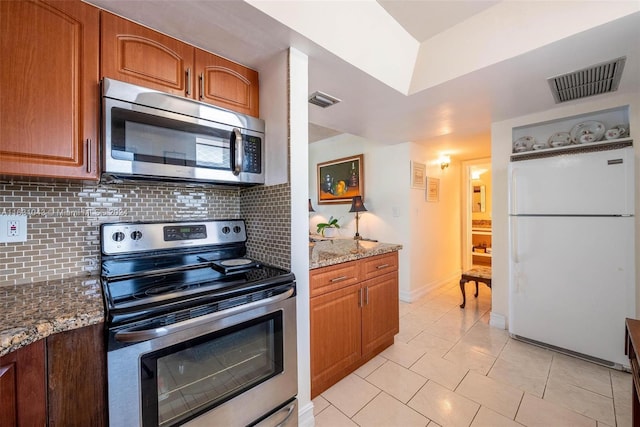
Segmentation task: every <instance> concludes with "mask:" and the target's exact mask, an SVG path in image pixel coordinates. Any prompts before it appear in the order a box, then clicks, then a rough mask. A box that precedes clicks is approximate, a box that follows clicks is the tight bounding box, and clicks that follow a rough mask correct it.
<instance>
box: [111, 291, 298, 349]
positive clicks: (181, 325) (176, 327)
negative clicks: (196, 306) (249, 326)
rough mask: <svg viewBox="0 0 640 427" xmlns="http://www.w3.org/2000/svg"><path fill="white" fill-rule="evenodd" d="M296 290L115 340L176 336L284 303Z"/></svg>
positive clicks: (125, 334) (126, 333)
mask: <svg viewBox="0 0 640 427" xmlns="http://www.w3.org/2000/svg"><path fill="white" fill-rule="evenodd" d="M293 292H294V288H291V289H289V290H287V291H286V292H283V293H281V294H279V295H276V296H274V297H270V298H265V299H261V300H259V301H254V302H250V303H247V304H243V305H238V306H236V307H231V308H228V309H226V310H222V311H217V312H215V313H211V314H207V315H205V316H200V317H195V318H193V319H189V320H185V321H183V322H178V323H174V324H172V325H168V326H163V327H161V328H154V329H143V330H141V331H127V330H124V331H120V332H116V334H115V339H116V341H119V342H125V343H135V342H141V341H147V340H150V339H153V338H159V337H162V336H165V335H169V334H174V333H176V332H180V331H183V330H185V329H189V328H193V327H196V326H200V325H203V324H205V323H209V322H211V321H214V320H217V319H220V318H222V317H227V316H231V315H233V314H238V313H242V312H245V311H249V310H253V309H254V308H258V307H264V306H266V305H270V304H273V303H274V302H278V301H283V300H286V299H288V298H290V297H291V296H292V295H293Z"/></svg>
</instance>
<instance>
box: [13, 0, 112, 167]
mask: <svg viewBox="0 0 640 427" xmlns="http://www.w3.org/2000/svg"><path fill="white" fill-rule="evenodd" d="M99 24H100V15H99V11H98V9H97V8H94V7H93V6H90V5H88V4H86V3H82V2H80V1H53V0H50V1H46V2H45V1H37V0H23V1H0V27H2V37H1V38H0V46H1V48H0V51H1V52H2V53H3V60H2V61H0V94H2V95H1V98H0V175H20V176H46V177H64V178H78V179H97V178H98V170H97V165H98V123H99V122H98V120H99V116H98V115H99V80H98V60H99V55H98V54H99V51H98V48H99V43H98V38H99Z"/></svg>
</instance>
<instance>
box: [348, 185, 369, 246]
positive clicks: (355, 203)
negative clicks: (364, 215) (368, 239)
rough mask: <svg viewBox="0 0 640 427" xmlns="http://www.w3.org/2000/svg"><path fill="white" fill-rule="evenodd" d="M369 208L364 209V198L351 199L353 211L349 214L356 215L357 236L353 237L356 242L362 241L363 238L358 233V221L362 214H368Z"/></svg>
mask: <svg viewBox="0 0 640 427" xmlns="http://www.w3.org/2000/svg"><path fill="white" fill-rule="evenodd" d="M366 211H367V208H365V207H364V203H362V196H355V197H354V198H353V199H351V210H350V211H349V212H355V213H356V235H355V236H353V238H354V240H360V239H362V237H361V236H360V233H358V220H359V219H360V217H359V216H360V212H366Z"/></svg>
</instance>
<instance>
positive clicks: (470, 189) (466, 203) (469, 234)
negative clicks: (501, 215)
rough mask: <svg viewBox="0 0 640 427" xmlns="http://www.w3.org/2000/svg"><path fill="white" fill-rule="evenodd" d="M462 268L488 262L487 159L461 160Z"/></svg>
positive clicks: (489, 244)
mask: <svg viewBox="0 0 640 427" xmlns="http://www.w3.org/2000/svg"><path fill="white" fill-rule="evenodd" d="M462 182H463V191H462V194H463V203H462V212H463V218H462V236H463V244H462V248H463V250H462V268H463V271H467V270H469V269H471V268H473V267H474V266H487V267H490V266H491V259H492V248H491V246H492V245H491V243H492V241H491V234H492V231H491V230H492V227H491V209H492V206H491V159H478V160H469V161H466V162H463V180H462Z"/></svg>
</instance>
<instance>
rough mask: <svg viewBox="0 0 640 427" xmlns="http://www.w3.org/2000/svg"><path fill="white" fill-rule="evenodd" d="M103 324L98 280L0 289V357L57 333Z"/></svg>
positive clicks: (64, 281) (81, 279)
mask: <svg viewBox="0 0 640 427" xmlns="http://www.w3.org/2000/svg"><path fill="white" fill-rule="evenodd" d="M103 321H104V305H103V302H102V290H101V289H100V281H99V279H98V278H97V277H78V278H70V279H62V280H52V281H48V282H40V283H32V284H25V285H10V286H0V356H4V355H5V354H7V353H10V352H12V351H14V350H17V349H18V348H20V347H24V346H26V345H28V344H31V343H32V342H35V341H37V340H39V339H42V338H45V337H47V336H49V335H51V334H54V333H56V332H63V331H68V330H72V329H77V328H81V327H83V326H88V325H93V324H96V323H100V322H103Z"/></svg>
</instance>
